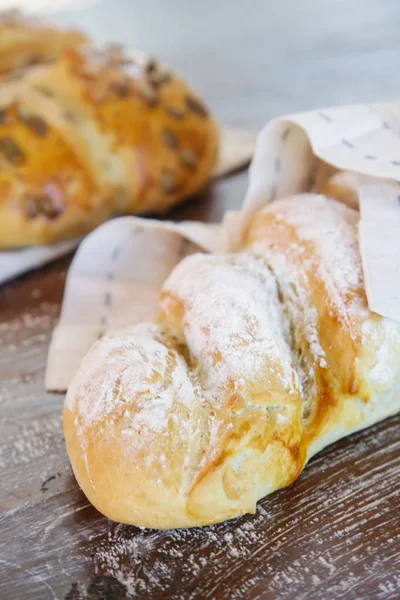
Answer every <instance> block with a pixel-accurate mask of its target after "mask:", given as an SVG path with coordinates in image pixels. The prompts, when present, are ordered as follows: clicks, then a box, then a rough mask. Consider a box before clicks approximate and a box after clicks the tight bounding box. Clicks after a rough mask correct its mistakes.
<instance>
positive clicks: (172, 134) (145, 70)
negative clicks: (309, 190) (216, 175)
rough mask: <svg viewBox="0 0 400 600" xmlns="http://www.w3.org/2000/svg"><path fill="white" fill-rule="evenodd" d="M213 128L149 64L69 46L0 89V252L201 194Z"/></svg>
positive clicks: (175, 80) (178, 84)
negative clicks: (0, 249) (197, 193)
mask: <svg viewBox="0 0 400 600" xmlns="http://www.w3.org/2000/svg"><path fill="white" fill-rule="evenodd" d="M217 150H218V132H217V127H216V124H215V122H214V121H213V119H212V118H211V117H210V116H209V114H208V111H207V109H206V108H205V106H204V104H203V103H202V101H201V100H200V99H199V98H198V97H197V96H196V95H195V94H194V92H193V91H192V90H191V89H190V88H189V87H188V86H187V85H186V83H184V82H183V81H182V80H181V79H180V78H179V77H178V76H176V75H175V74H173V73H172V72H170V71H168V70H166V69H165V68H164V67H163V66H161V65H160V64H159V63H157V62H156V61H155V60H153V59H152V58H149V57H147V56H145V55H143V54H141V53H135V52H128V51H126V50H124V49H123V48H121V47H120V46H117V45H115V46H109V47H107V48H105V49H99V48H96V47H94V46H93V45H90V44H86V45H80V46H78V47H76V48H73V49H68V50H66V51H64V52H63V53H62V55H61V56H60V57H59V58H58V59H57V60H55V61H53V62H51V63H50V64H46V65H40V66H37V67H31V68H29V69H27V70H24V71H23V72H22V74H21V75H20V76H19V77H14V78H13V79H12V80H10V81H7V82H6V83H4V84H3V85H2V86H1V87H0V248H11V247H16V246H25V245H30V244H46V243H51V242H56V241H60V240H65V239H69V238H73V237H75V236H79V235H82V234H84V233H86V232H88V231H90V230H91V229H93V228H94V227H96V226H97V225H98V224H99V223H101V222H103V221H104V220H105V219H107V218H108V217H110V216H111V215H114V214H126V213H131V214H132V213H133V214H143V213H147V214H148V213H159V212H164V211H166V210H167V209H169V208H170V207H172V206H174V205H175V204H177V203H178V202H179V201H181V200H182V199H184V198H186V197H187V196H190V195H191V194H193V193H194V192H195V191H197V190H198V189H200V188H201V187H203V186H204V185H205V184H206V182H207V181H208V180H209V178H210V175H211V172H212V169H213V167H214V165H215V163H216V160H217Z"/></svg>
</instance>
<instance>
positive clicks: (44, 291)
mask: <svg viewBox="0 0 400 600" xmlns="http://www.w3.org/2000/svg"><path fill="white" fill-rule="evenodd" d="M57 18H58V19H59V21H60V22H62V23H66V22H70V23H81V24H82V26H83V27H85V28H87V29H89V30H90V31H91V32H92V33H93V34H94V35H97V36H98V37H99V38H101V39H121V40H123V41H124V42H127V43H129V44H130V45H131V46H137V47H141V48H143V49H145V50H151V51H155V52H157V53H158V54H159V55H161V56H163V57H164V58H165V59H166V60H167V61H169V62H170V63H171V64H174V65H175V66H176V67H177V68H178V69H179V70H181V71H182V72H183V73H184V74H185V75H186V76H187V77H188V78H189V79H190V80H191V81H192V82H193V84H194V85H195V86H196V87H197V88H198V89H199V90H200V91H201V92H202V93H203V94H204V95H205V96H206V97H207V99H208V100H209V103H210V105H211V106H212V108H213V109H214V111H215V112H216V114H217V115H218V117H219V119H220V120H221V121H222V122H226V123H230V124H236V125H242V126H247V127H250V128H253V129H256V128H259V127H260V126H262V125H263V124H264V122H265V121H267V120H268V119H269V118H271V117H273V116H276V115H278V114H281V113H285V112H289V111H294V110H303V109H307V108H313V107H317V106H329V105H335V104H340V103H350V102H358V101H361V100H368V101H372V100H381V99H387V98H391V97H395V96H396V95H398V94H399V92H400V77H399V76H398V63H399V58H400V41H399V40H400V38H399V34H398V31H399V28H398V26H399V24H400V4H399V3H398V0H393V1H390V0H386V1H385V2H375V1H374V0H364V1H363V2H359V1H358V0H347V1H346V2H343V1H340V0H325V1H321V0H303V1H302V2H297V3H294V2H291V0H270V1H265V0H264V1H261V0H253V1H252V2H245V1H244V0H235V1H234V2H228V0H216V1H213V2H212V3H211V2H209V3H207V2H202V3H193V2H184V1H183V0H168V2H162V1H161V0H147V1H146V2H143V0H142V1H141V2H139V1H138V0H133V1H129V0H125V1H123V0H106V1H104V2H100V4H99V5H98V6H95V7H92V8H90V9H89V8H88V9H87V10H84V11H82V12H81V13H72V12H71V13H64V14H60V15H58V16H57ZM246 185H247V177H246V174H245V173H241V174H236V175H234V176H232V177H231V178H229V179H226V180H224V181H220V182H218V183H216V184H215V186H214V187H213V189H212V190H210V191H209V192H208V193H207V194H206V195H204V196H203V197H202V198H197V199H195V200H194V201H193V202H191V203H187V204H186V205H184V206H183V207H181V208H180V209H179V210H176V211H174V213H173V217H174V218H201V219H204V220H214V221H217V220H219V219H220V218H221V216H222V214H223V212H224V210H225V209H226V208H228V207H229V208H232V207H238V206H239V205H240V203H241V200H242V199H243V195H244V193H245V190H246ZM69 262H70V258H69V257H68V258H64V259H62V260H59V261H57V262H55V263H54V264H53V265H50V266H48V267H46V268H43V269H40V270H38V271H36V272H33V273H30V274H28V275H26V276H24V277H21V278H19V279H17V280H15V281H13V282H12V283H10V284H7V285H5V286H3V287H2V288H0V411H1V412H0V428H1V431H0V468H1V486H0V488H1V489H0V508H1V511H2V514H1V516H0V571H1V574H0V598H1V599H2V600H8V599H10V600H20V599H33V600H46V599H47V598H49V599H51V598H57V599H61V600H79V599H88V600H99V599H105V600H108V599H110V600H115V599H125V598H140V599H158V598H176V599H180V598H182V599H186V598H193V599H195V598H196V599H202V600H204V599H213V598H215V599H220V598H221V599H227V600H228V599H232V600H233V599H237V600H239V599H242V598H249V599H256V598H263V599H264V598H265V599H268V600H269V599H287V600H289V599H290V600H291V599H296V600H300V599H307V600H308V599H311V600H313V599H323V600H325V599H335V600H336V599H337V598H345V599H354V600H356V599H357V600H359V599H382V600H383V599H392V598H393V599H395V598H398V597H400V526H399V517H400V441H399V438H400V436H399V432H400V419H399V418H398V417H397V418H392V419H389V420H387V421H386V422H384V423H381V424H379V425H377V426H375V427H373V428H371V429H368V430H366V431H363V432H361V433H358V434H356V435H353V436H351V437H349V438H347V439H345V440H342V441H341V442H339V443H337V444H335V445H333V446H332V447H330V448H328V449H326V450H325V451H324V452H322V453H321V454H320V455H318V456H317V457H316V458H315V459H313V460H312V461H311V463H310V464H309V466H308V467H307V469H306V470H305V472H304V473H303V474H302V476H301V477H300V479H299V480H298V481H297V482H296V483H295V484H294V485H292V486H291V487H289V488H288V489H285V490H281V491H279V492H278V493H275V494H273V495H272V496H271V497H268V498H266V499H264V500H263V501H262V502H261V503H260V505H259V508H258V512H257V514H256V515H254V516H248V517H245V518H242V519H238V520H235V521H232V522H228V523H225V524H221V525H218V526H213V527H209V528H204V529H194V530H190V531H189V530H186V531H182V530H180V531H175V532H154V531H149V530H139V529H136V528H133V527H127V526H121V525H117V524H114V523H112V522H110V521H108V520H107V519H105V518H104V517H102V516H101V515H100V514H99V513H98V512H96V510H95V509H94V508H92V507H91V505H90V504H89V503H88V501H87V500H86V498H85V497H84V495H83V494H82V492H81V491H80V490H79V488H78V486H77V484H76V482H75V480H74V477H73V475H72V473H71V469H70V467H69V464H68V460H67V457H66V454H65V450H64V444H63V436H62V427H61V410H62V402H63V398H62V397H61V396H57V395H48V394H47V395H46V394H45V392H44V389H43V378H44V369H45V363H46V353H47V349H48V344H49V341H50V336H51V331H52V329H53V327H54V325H55V323H56V322H57V318H58V315H59V310H60V304H61V301H62V294H63V288H64V283H65V276H66V271H67V268H68V265H69Z"/></svg>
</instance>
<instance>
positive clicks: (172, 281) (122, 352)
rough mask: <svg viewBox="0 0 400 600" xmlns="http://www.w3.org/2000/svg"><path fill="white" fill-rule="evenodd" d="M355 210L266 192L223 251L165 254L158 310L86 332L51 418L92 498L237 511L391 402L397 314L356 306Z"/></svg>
mask: <svg viewBox="0 0 400 600" xmlns="http://www.w3.org/2000/svg"><path fill="white" fill-rule="evenodd" d="M358 218H359V217H358V213H357V212H356V211H354V210H353V209H351V208H349V207H347V206H345V205H344V204H341V203H339V202H336V201H335V200H330V199H327V198H325V197H323V196H320V195H315V194H305V195H303V197H302V198H301V199H300V198H298V197H297V198H289V199H285V200H280V201H276V202H275V203H273V204H272V205H270V206H268V207H267V208H266V209H264V210H263V211H261V212H260V213H259V214H257V215H256V216H255V217H254V219H253V221H252V223H251V226H250V228H249V230H248V234H247V237H246V239H245V240H244V241H243V244H242V246H241V248H240V249H239V251H238V252H237V253H234V254H226V255H224V254H222V255H203V254H196V255H192V256H190V257H188V258H186V259H185V260H183V261H182V262H181V263H180V264H179V265H178V266H177V267H176V268H175V269H174V271H173V272H172V273H171V275H170V277H169V278H168V279H167V281H166V282H165V284H164V287H163V290H162V294H161V299H160V311H159V318H158V322H157V323H154V324H145V325H140V326H136V327H134V328H132V329H131V330H128V331H124V332H117V333H115V334H112V335H108V336H107V337H105V338H104V339H102V340H100V341H98V342H96V343H95V344H94V346H93V347H92V349H91V350H90V351H89V353H88V354H87V356H86V358H85V359H84V361H83V363H82V366H81V368H80V370H79V372H78V374H77V375H76V377H75V378H74V380H73V382H72V384H71V386H70V388H69V390H68V394H67V397H66V400H65V407H64V433H65V440H66V446H67V452H68V456H69V458H70V461H71V464H72V467H73V470H74V473H75V476H76V478H77V480H78V483H79V485H80V486H81V488H82V489H83V491H84V493H85V494H86V495H87V497H88V498H89V500H90V501H91V502H92V503H93V504H94V506H95V507H96V508H97V509H98V510H100V511H101V512H102V513H103V514H105V515H106V516H108V517H109V518H111V519H113V520H115V521H120V522H123V523H130V524H133V525H138V526H143V527H151V528H159V529H168V528H176V527H191V526H198V525H208V524H211V523H216V522H219V521H223V520H226V519H231V518H233V517H237V516H239V515H242V514H244V513H249V512H250V513H251V512H254V511H255V508H256V503H257V501H258V500H259V499H260V498H263V497H264V496H265V495H267V494H269V493H271V492H273V491H275V490H277V489H279V488H282V487H285V486H287V485H289V484H290V483H291V482H293V481H294V480H295V479H296V478H297V477H298V476H299V475H300V473H301V471H302V470H303V468H304V467H305V465H306V463H307V461H308V460H309V459H310V457H311V456H313V455H314V454H315V453H316V452H318V451H319V450H321V449H322V448H324V447H325V446H327V445H328V444H330V443H332V442H334V441H335V440H337V439H339V438H341V437H344V436H346V435H349V434H350V433H352V432H354V431H357V430H359V429H362V428H364V427H368V426H369V425H372V424H373V423H376V422H377V421H379V420H381V419H384V418H386V417H388V416H389V415H392V414H395V413H396V412H398V411H399V410H400V326H399V325H398V324H396V323H394V322H392V321H390V320H388V319H385V318H383V317H380V316H378V315H376V314H373V313H371V312H370V311H369V309H368V305H367V299H366V294H365V288H364V282H363V273H362V266H361V258H360V254H359V249H358V240H357V223H358Z"/></svg>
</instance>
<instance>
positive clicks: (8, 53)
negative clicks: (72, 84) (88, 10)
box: [0, 10, 87, 77]
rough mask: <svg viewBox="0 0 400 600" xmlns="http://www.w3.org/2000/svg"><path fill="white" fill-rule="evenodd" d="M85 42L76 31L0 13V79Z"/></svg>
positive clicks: (20, 15)
mask: <svg viewBox="0 0 400 600" xmlns="http://www.w3.org/2000/svg"><path fill="white" fill-rule="evenodd" d="M85 41H87V38H86V37H85V36H84V35H82V34H81V33H79V32H78V31H72V30H65V31H63V30H60V29H57V28H56V27H52V26H51V25H49V24H48V23H46V22H44V21H41V20H40V19H38V18H33V17H26V16H24V15H23V14H22V13H20V12H19V11H17V10H11V11H6V12H0V77H1V76H4V75H12V72H13V71H14V72H15V71H16V70H18V69H23V68H25V67H29V66H32V65H37V64H40V63H44V62H49V61H52V60H54V59H56V58H57V57H58V56H59V55H60V54H61V53H62V52H63V51H64V50H65V49H67V48H73V47H75V46H78V45H80V44H82V43H83V42H85Z"/></svg>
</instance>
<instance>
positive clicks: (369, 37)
mask: <svg viewBox="0 0 400 600" xmlns="http://www.w3.org/2000/svg"><path fill="white" fill-rule="evenodd" d="M55 1H56V0H55ZM52 16H54V15H52ZM55 18H56V20H58V21H59V22H60V23H63V24H65V23H70V24H78V25H80V26H81V27H82V28H83V29H86V30H88V31H89V32H90V33H91V34H92V35H93V36H95V37H96V38H98V39H99V40H102V41H105V40H120V41H122V42H124V43H126V44H128V45H130V46H132V47H134V48H139V49H142V50H146V51H149V52H153V53H155V54H156V55H158V56H159V57H161V58H163V59H164V60H165V61H166V62H167V63H169V64H170V65H171V66H173V67H174V68H175V69H176V70H178V71H180V72H181V73H182V74H183V75H184V76H186V78H187V79H188V80H189V81H190V82H191V83H192V84H193V85H194V86H195V87H196V88H197V90H198V91H199V92H200V93H201V94H203V95H204V96H205V97H206V99H207V101H208V103H209V105H210V106H211V107H212V108H213V110H214V111H215V113H216V115H217V117H218V118H219V120H220V121H222V122H224V123H230V124H236V125H241V126H247V127H250V128H252V129H256V128H260V127H261V126H262V125H263V124H264V123H265V122H266V121H267V120H268V119H270V118H271V117H275V116H278V115H281V114H284V113H288V112H293V111H301V110H307V109H312V108H317V107H328V106H333V105H338V104H349V103H354V102H362V101H367V102H371V101H379V100H387V99H392V98H395V97H396V96H397V95H399V93H400V76H399V63H400V1H399V0H382V1H378V0H300V1H297V2H296V1H294V0H247V1H245V0H231V1H229V0H212V1H211V0H209V1H207V0H203V1H202V2H194V1H193V0H192V1H190V0H189V1H188V0H186V1H185V0H100V1H99V2H98V3H97V4H95V5H94V6H91V7H88V8H83V9H82V10H80V11H76V10H73V11H72V10H71V11H69V12H68V11H64V12H62V13H56V14H55Z"/></svg>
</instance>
